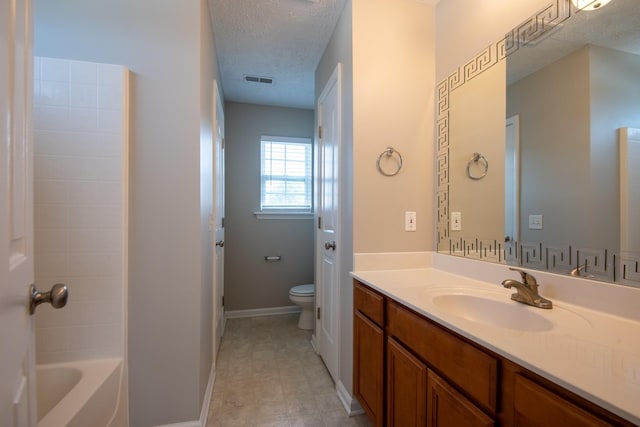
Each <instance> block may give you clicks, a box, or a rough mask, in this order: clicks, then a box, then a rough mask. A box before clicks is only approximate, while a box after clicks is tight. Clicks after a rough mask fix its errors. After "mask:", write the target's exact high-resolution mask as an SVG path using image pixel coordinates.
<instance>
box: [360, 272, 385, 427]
mask: <svg viewBox="0 0 640 427" xmlns="http://www.w3.org/2000/svg"><path fill="white" fill-rule="evenodd" d="M353 302H354V304H353V305H354V317H353V364H354V370H353V388H354V394H355V396H356V398H357V399H358V401H359V402H360V405H362V408H363V409H364V410H365V412H366V413H367V415H368V416H369V419H370V420H371V421H372V422H373V425H374V426H376V427H380V426H384V425H385V424H384V406H383V405H384V355H385V346H384V339H385V338H384V330H383V327H384V323H383V319H384V298H383V296H382V295H380V294H378V293H377V292H374V291H373V290H371V289H369V288H367V287H365V286H363V285H361V284H359V283H357V282H356V283H355V286H354V291H353Z"/></svg>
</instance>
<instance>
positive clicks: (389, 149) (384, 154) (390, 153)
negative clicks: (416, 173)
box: [376, 145, 402, 176]
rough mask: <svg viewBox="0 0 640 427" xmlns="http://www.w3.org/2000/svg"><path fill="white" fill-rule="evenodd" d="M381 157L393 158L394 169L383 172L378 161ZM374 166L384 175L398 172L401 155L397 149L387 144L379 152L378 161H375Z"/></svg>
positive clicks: (400, 165) (392, 174)
mask: <svg viewBox="0 0 640 427" xmlns="http://www.w3.org/2000/svg"><path fill="white" fill-rule="evenodd" d="M394 154H396V156H394ZM383 158H386V159H392V158H393V159H394V160H395V167H394V169H395V170H394V171H393V172H385V171H384V170H383V169H382V166H380V161H381V160H382V159H383ZM376 166H377V167H378V172H380V173H381V174H382V175H384V176H394V175H397V174H398V172H400V169H402V155H401V154H400V152H399V151H398V150H396V149H394V148H393V147H392V146H390V145H389V146H388V147H387V149H386V150H384V151H383V152H382V153H380V155H379V156H378V161H377V162H376Z"/></svg>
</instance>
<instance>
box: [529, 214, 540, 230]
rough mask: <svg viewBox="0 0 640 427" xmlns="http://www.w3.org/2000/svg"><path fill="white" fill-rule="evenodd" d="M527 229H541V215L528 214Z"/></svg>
mask: <svg viewBox="0 0 640 427" xmlns="http://www.w3.org/2000/svg"><path fill="white" fill-rule="evenodd" d="M529 230H542V215H529Z"/></svg>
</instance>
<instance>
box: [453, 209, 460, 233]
mask: <svg viewBox="0 0 640 427" xmlns="http://www.w3.org/2000/svg"><path fill="white" fill-rule="evenodd" d="M451 231H462V212H451Z"/></svg>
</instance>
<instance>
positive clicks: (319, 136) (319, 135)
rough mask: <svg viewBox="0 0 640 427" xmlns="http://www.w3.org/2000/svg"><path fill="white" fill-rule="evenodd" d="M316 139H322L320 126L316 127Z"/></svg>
mask: <svg viewBox="0 0 640 427" xmlns="http://www.w3.org/2000/svg"><path fill="white" fill-rule="evenodd" d="M318 138H319V139H322V126H318Z"/></svg>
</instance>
